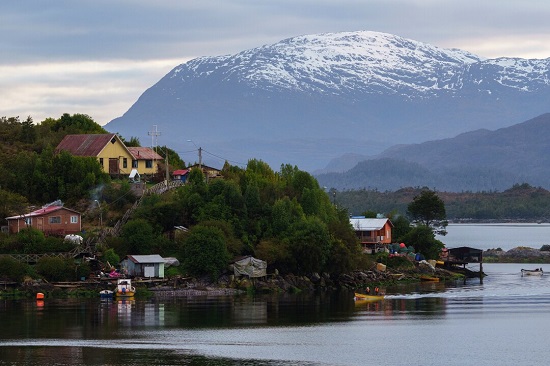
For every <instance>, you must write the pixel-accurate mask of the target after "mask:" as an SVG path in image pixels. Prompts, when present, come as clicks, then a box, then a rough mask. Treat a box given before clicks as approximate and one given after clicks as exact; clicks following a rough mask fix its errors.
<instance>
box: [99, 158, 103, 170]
mask: <svg viewBox="0 0 550 366" xmlns="http://www.w3.org/2000/svg"><path fill="white" fill-rule="evenodd" d="M99 165H101V167H102V168H103V158H99Z"/></svg>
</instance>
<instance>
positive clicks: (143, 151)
mask: <svg viewBox="0 0 550 366" xmlns="http://www.w3.org/2000/svg"><path fill="white" fill-rule="evenodd" d="M128 151H130V154H132V157H133V158H132V168H134V169H137V171H138V173H139V174H149V175H152V174H156V173H157V172H158V163H159V162H161V161H164V158H163V157H162V156H160V155H159V154H157V153H156V152H155V150H153V149H151V148H150V147H128Z"/></svg>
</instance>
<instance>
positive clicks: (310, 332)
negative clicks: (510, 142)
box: [0, 264, 550, 366]
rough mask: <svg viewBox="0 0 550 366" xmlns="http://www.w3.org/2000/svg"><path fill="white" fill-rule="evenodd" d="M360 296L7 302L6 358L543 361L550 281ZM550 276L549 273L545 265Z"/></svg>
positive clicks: (492, 270) (512, 269)
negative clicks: (360, 299)
mask: <svg viewBox="0 0 550 366" xmlns="http://www.w3.org/2000/svg"><path fill="white" fill-rule="evenodd" d="M536 267H540V264H539V265H531V266H529V265H526V264H485V265H484V270H485V272H486V273H487V274H488V277H486V278H485V279H484V281H483V283H480V281H479V279H471V280H468V281H467V282H466V283H464V282H462V281H459V282H452V283H446V284H444V283H420V284H414V285H407V286H396V287H393V288H387V289H385V290H386V292H387V298H386V299H385V300H384V301H381V302H374V303H366V304H356V303H354V302H353V299H352V294H350V293H339V294H332V295H326V294H325V295H285V296H267V297H255V298H251V297H242V298H241V297H218V298H208V297H203V298H188V299H170V300H166V301H165V300H162V301H160V300H156V301H155V300H148V301H129V302H112V301H111V302H105V301H101V300H99V299H92V300H49V299H46V300H45V301H44V302H43V303H39V302H37V301H36V300H33V301H29V300H25V301H15V300H2V301H1V302H0V314H1V318H0V319H1V324H2V332H1V334H0V365H43V364H52V365H120V364H124V365H143V364H149V365H251V366H257V365H360V364H376V365H405V364H407V365H409V364H412V365H434V366H435V365H441V364H442V363H444V364H447V365H460V366H463V365H469V364H476V365H480V366H485V365H487V366H488V365H491V366H493V365H546V364H547V363H548V361H547V360H548V359H550V349H549V348H548V341H547V336H548V332H549V329H550V316H549V315H548V313H549V312H550V276H548V275H544V276H542V277H521V274H520V270H521V268H526V269H530V268H536ZM549 272H550V270H549Z"/></svg>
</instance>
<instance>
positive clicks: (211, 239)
mask: <svg viewBox="0 0 550 366" xmlns="http://www.w3.org/2000/svg"><path fill="white" fill-rule="evenodd" d="M181 258H183V260H182V265H183V267H184V268H185V270H186V271H187V272H188V273H189V274H190V275H192V276H195V275H205V274H206V275H210V277H211V278H212V279H217V278H218V276H219V275H220V274H221V273H222V272H223V271H224V270H225V269H226V268H227V265H228V261H229V253H228V251H227V247H226V246H225V238H224V235H223V233H222V231H221V230H220V229H218V228H216V227H211V226H196V227H195V228H194V229H193V230H192V231H191V233H190V234H189V236H188V237H187V240H186V241H185V243H184V245H183V250H182V255H181Z"/></svg>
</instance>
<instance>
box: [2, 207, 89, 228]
mask: <svg viewBox="0 0 550 366" xmlns="http://www.w3.org/2000/svg"><path fill="white" fill-rule="evenodd" d="M6 220H7V221H8V230H9V233H10V234H16V233H18V232H19V231H21V230H22V229H25V228H28V227H33V228H35V229H37V230H40V231H42V232H43V233H44V234H46V235H66V234H76V233H79V232H81V231H82V220H81V215H80V213H79V212H77V211H75V210H71V209H69V208H66V207H63V206H54V205H52V206H46V207H43V208H41V209H39V210H36V211H33V212H30V213H26V214H21V215H17V216H11V217H6Z"/></svg>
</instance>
